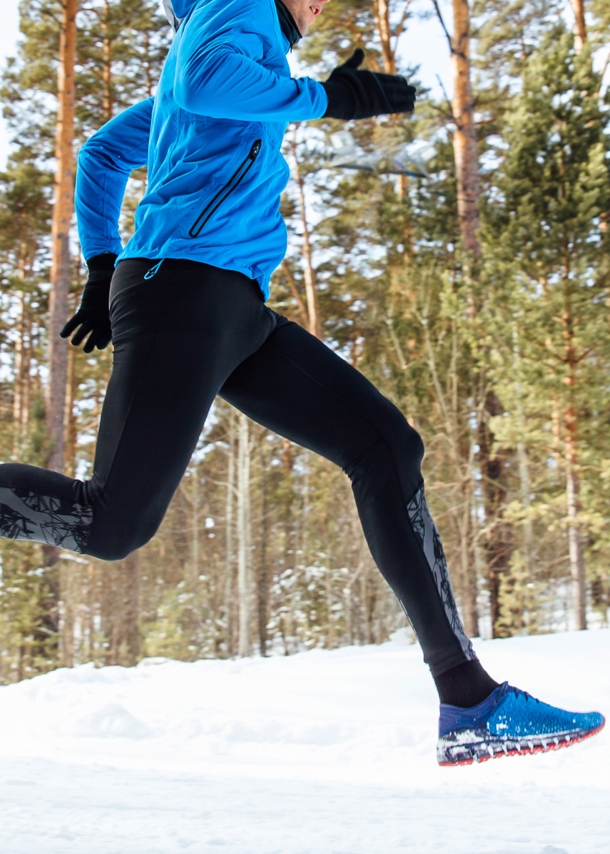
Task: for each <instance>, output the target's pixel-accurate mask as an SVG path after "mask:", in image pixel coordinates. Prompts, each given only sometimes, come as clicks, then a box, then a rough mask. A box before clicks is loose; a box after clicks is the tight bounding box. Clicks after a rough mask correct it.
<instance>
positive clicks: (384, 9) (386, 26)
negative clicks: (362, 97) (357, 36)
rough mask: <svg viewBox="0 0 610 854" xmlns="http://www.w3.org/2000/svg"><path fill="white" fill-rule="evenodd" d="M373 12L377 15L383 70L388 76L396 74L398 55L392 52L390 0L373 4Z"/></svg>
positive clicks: (376, 22) (380, 0) (378, 0)
mask: <svg viewBox="0 0 610 854" xmlns="http://www.w3.org/2000/svg"><path fill="white" fill-rule="evenodd" d="M407 5H408V4H407ZM373 11H374V14H375V25H376V27H377V32H378V34H379V41H380V42H381V56H382V57H383V70H384V72H385V73H386V74H396V55H395V53H394V51H393V50H392V30H391V27H390V4H389V2H388V0H376V2H375V3H374V4H373Z"/></svg>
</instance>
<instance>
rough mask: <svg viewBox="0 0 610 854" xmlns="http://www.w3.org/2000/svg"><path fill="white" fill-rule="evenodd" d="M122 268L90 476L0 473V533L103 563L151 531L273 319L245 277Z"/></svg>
mask: <svg viewBox="0 0 610 854" xmlns="http://www.w3.org/2000/svg"><path fill="white" fill-rule="evenodd" d="M154 263H155V262H154V261H153V262H151V261H146V260H145V259H138V260H130V261H123V262H122V263H121V264H120V265H119V267H118V268H117V272H116V273H115V277H114V279H113V283H112V290H111V319H112V331H113V343H114V358H113V368H112V377H111V379H110V383H109V385H108V390H107V392H106V398H105V401H104V407H103V412H102V418H101V423H100V429H99V434H98V441H97V448H96V454H95V464H94V474H93V477H92V479H91V480H90V481H87V482H84V483H83V482H82V481H79V480H74V479H72V478H68V477H65V476H64V475H61V474H58V473H56V472H50V471H46V470H44V469H38V468H35V467H33V466H24V465H18V464H9V465H4V466H0V533H1V535H2V536H8V537H13V538H14V539H24V540H34V541H37V542H46V543H51V544H54V545H58V546H63V547H64V548H69V549H73V550H75V551H79V552H82V553H85V554H89V555H92V556H94V557H99V558H102V559H105V560H117V559H119V558H122V557H125V556H126V555H127V554H129V553H130V552H131V551H133V550H134V549H136V548H138V547H140V546H142V545H144V543H145V542H147V541H148V540H149V539H150V538H151V537H152V536H153V534H154V533H155V531H156V530H157V528H158V526H159V524H160V523H161V520H162V519H163V516H164V514H165V511H166V509H167V506H168V504H169V502H170V500H171V498H172V496H173V494H174V492H175V490H176V488H177V486H178V484H179V482H180V479H181V477H182V475H183V474H184V471H185V469H186V467H187V465H188V462H189V459H190V457H191V454H192V452H193V450H194V448H195V446H196V444H197V440H198V438H199V435H200V433H201V430H202V427H203V423H204V421H205V417H206V415H207V413H208V410H209V408H210V406H211V404H212V401H213V400H214V397H215V395H216V394H217V392H218V390H219V389H220V387H221V386H222V384H223V382H224V380H225V379H226V377H227V376H228V375H229V374H230V373H231V371H232V370H233V369H234V368H235V367H236V366H237V365H238V364H239V363H240V362H241V361H243V359H245V358H246V357H247V356H249V355H250V354H251V353H252V352H254V351H255V350H256V349H257V348H258V347H260V345H261V343H262V342H263V341H264V339H265V337H266V336H267V335H268V334H269V331H270V330H271V328H272V327H273V326H274V324H275V316H274V315H273V314H272V312H270V311H269V309H267V308H265V306H264V303H263V301H262V297H261V293H260V290H259V289H258V286H257V285H256V284H255V283H254V282H253V281H251V280H249V279H247V278H246V277H245V276H243V275H241V274H239V273H234V272H230V271H226V270H218V269H217V268H214V267H209V266H208V265H205V264H200V263H196V262H191V261H171V260H166V261H164V262H163V264H162V265H161V267H160V269H159V271H158V272H157V273H156V274H155V275H154V276H152V277H149V278H148V279H147V278H145V276H146V274H147V271H149V270H151V267H153V265H154Z"/></svg>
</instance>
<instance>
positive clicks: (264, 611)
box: [256, 429, 269, 656]
mask: <svg viewBox="0 0 610 854" xmlns="http://www.w3.org/2000/svg"><path fill="white" fill-rule="evenodd" d="M266 435H267V431H266V430H265V429H263V430H262V432H261V445H260V452H261V453H260V461H261V522H260V525H261V528H260V542H259V555H258V577H257V580H256V592H257V597H256V598H257V610H258V614H257V616H258V644H259V650H260V654H261V655H263V656H264V655H267V620H268V613H269V583H268V577H267V540H268V533H269V531H268V529H269V525H268V519H267V513H268V507H267V504H268V497H267V492H268V488H267V487H268V483H267V466H268V462H269V461H268V459H267V455H266V454H265V437H266Z"/></svg>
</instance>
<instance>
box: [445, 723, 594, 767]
mask: <svg viewBox="0 0 610 854" xmlns="http://www.w3.org/2000/svg"><path fill="white" fill-rule="evenodd" d="M605 726H606V721H604V722H603V724H602V725H601V726H598V727H597V729H592V730H591V732H588V733H586V735H577V736H574V737H573V738H569V739H568V740H566V741H561V742H560V743H559V744H547V746H546V747H543V746H542V745H539V746H537V747H534V748H531V747H524V748H523V749H522V750H507V751H506V752H504V751H502V752H501V753H500V752H498V753H494V755H493V756H482V757H481V758H480V759H479V760H476V759H462V760H461V761H460V762H439V763H438V764H439V765H440V767H441V768H455V767H457V766H458V765H480V764H481V762H487V761H488V760H489V759H502V757H503V756H533V754H534V753H549V752H550V751H551V750H559V749H560V748H562V747H571V746H572V745H573V744H578V742H579V741H586V740H587V739H588V738H591V737H592V736H594V735H597V733H598V732H601V731H602V730H603V728H604V727H605Z"/></svg>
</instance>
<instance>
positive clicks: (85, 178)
mask: <svg viewBox="0 0 610 854" xmlns="http://www.w3.org/2000/svg"><path fill="white" fill-rule="evenodd" d="M153 103H154V99H153V98H148V99H147V100H146V101H140V103H139V104H134V106H133V107H129V109H127V110H125V111H124V112H122V113H119V115H118V116H115V117H114V118H113V119H111V120H110V121H109V122H108V123H107V124H105V125H104V126H103V127H102V128H100V129H99V130H98V131H97V132H96V133H95V134H93V136H92V137H90V139H88V140H87V142H86V143H85V144H84V145H83V147H82V148H81V150H80V154H79V156H78V170H77V173H76V188H75V194H74V204H75V208H76V219H77V222H78V233H79V237H80V242H81V246H82V250H83V255H84V257H85V260H89V259H90V258H93V257H94V256H96V255H102V254H103V253H106V252H111V253H113V254H115V255H119V254H120V253H121V251H122V249H123V244H122V241H121V237H120V234H119V217H120V215H121V206H122V203H123V196H124V194H125V187H126V185H127V180H128V178H129V176H130V175H131V173H132V172H133V170H134V169H139V168H140V167H142V166H145V165H146V163H147V161H148V140H149V136H150V122H151V116H152V109H153Z"/></svg>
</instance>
